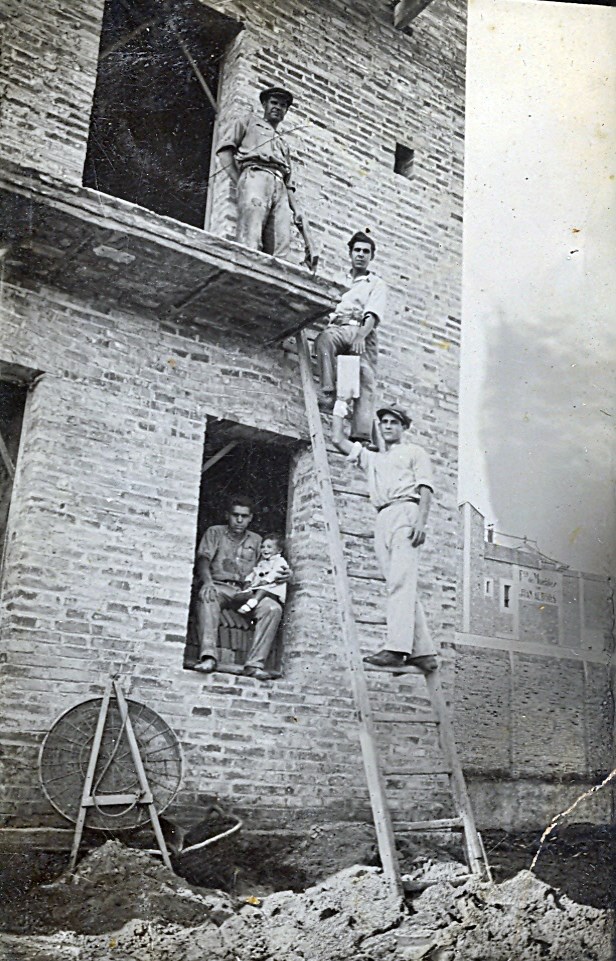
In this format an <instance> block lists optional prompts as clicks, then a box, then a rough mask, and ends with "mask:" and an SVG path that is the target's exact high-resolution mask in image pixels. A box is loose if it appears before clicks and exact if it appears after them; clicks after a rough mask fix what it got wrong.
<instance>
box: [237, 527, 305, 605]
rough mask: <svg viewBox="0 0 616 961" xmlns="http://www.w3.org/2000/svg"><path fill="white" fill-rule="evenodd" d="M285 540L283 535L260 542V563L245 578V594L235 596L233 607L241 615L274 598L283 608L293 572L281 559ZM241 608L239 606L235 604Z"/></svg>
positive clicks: (265, 538) (266, 538)
mask: <svg viewBox="0 0 616 961" xmlns="http://www.w3.org/2000/svg"><path fill="white" fill-rule="evenodd" d="M283 549H284V540H283V538H282V537H281V535H280V534H266V535H265V537H264V538H263V540H262V542H261V552H260V554H259V561H258V563H257V564H256V565H255V567H253V569H252V570H251V572H250V574H248V576H247V577H246V581H245V583H246V588H247V589H246V590H243V591H241V593H239V594H236V595H235V597H234V598H233V601H234V602H235V603H233V605H232V606H233V607H234V608H235V610H236V611H238V613H240V614H250V612H251V611H254V609H255V607H256V606H257V604H258V603H259V601H260V600H262V599H263V598H264V597H271V598H273V599H274V600H276V601H278V603H279V604H280V605H281V606H282V607H284V602H285V601H286V599H287V581H288V580H289V578H290V577H291V568H290V567H289V565H288V564H287V562H286V561H285V559H284V557H283V556H282V551H283ZM238 603H239V604H240V606H239V607H238V606H236V604H238Z"/></svg>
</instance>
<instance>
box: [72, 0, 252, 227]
mask: <svg viewBox="0 0 616 961" xmlns="http://www.w3.org/2000/svg"><path fill="white" fill-rule="evenodd" d="M240 30H241V24H240V23H239V21H237V20H233V19H231V18H230V17H227V16H224V15H223V14H220V13H218V12H216V11H214V10H211V9H210V8H209V7H206V6H204V4H203V3H201V2H199V0H178V2H175V3H174V5H173V7H169V6H167V5H166V4H165V3H160V0H131V2H130V3H127V2H126V0H106V3H105V8H104V14H103V25H102V31H101V45H100V52H99V58H98V73H97V81H96V89H95V93H94V103H93V107H92V117H91V122H90V135H89V139H88V149H87V154H86V162H85V168H84V176H83V182H84V186H86V187H93V188H94V189H96V190H100V191H101V192H102V193H106V194H111V195H113V196H114V197H120V198H121V199H123V200H129V201H131V202H132V203H136V204H139V205H140V206H142V207H147V208H148V209H149V210H153V211H155V212H156V213H159V214H164V215H165V216H167V217H173V218H174V219H176V220H180V221H182V222H183V223H187V224H191V225H192V226H195V227H202V226H203V222H204V217H205V209H206V202H207V192H208V176H209V171H210V162H211V156H212V147H213V139H214V126H215V122H216V107H215V104H216V98H217V90H218V81H219V74H220V67H221V62H222V59H223V56H224V53H225V50H226V48H227V46H228V44H229V43H230V41H231V40H232V39H233V38H234V37H235V36H236V35H237V33H238V32H239V31H240Z"/></svg>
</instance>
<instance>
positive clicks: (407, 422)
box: [376, 405, 411, 428]
mask: <svg viewBox="0 0 616 961" xmlns="http://www.w3.org/2000/svg"><path fill="white" fill-rule="evenodd" d="M384 414H392V415H393V417H397V418H398V420H399V421H400V423H401V424H402V426H403V427H407V428H408V427H410V426H411V418H410V417H409V415H408V414H407V412H406V411H405V410H402V408H401V407H394V406H393V405H392V406H391V407H381V408H380V410H377V412H376V416H377V417H378V419H379V420H380V419H381V417H383V415H384Z"/></svg>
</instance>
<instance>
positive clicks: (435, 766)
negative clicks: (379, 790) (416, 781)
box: [385, 761, 451, 777]
mask: <svg viewBox="0 0 616 961" xmlns="http://www.w3.org/2000/svg"><path fill="white" fill-rule="evenodd" d="M442 764H443V762H442V761H438V762H436V761H435V762H434V763H431V762H430V761H426V762H425V764H420V763H419V762H418V763H417V766H416V767H414V768H412V769H409V768H408V767H407V768H406V769H405V770H404V771H386V772H385V777H420V776H422V775H424V774H448V775H449V774H451V767H442Z"/></svg>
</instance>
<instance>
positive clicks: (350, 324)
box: [315, 230, 387, 441]
mask: <svg viewBox="0 0 616 961" xmlns="http://www.w3.org/2000/svg"><path fill="white" fill-rule="evenodd" d="M347 246H348V248H349V258H350V261H351V271H350V277H349V288H348V290H347V291H345V293H344V294H343V295H342V297H341V298H340V302H339V304H338V306H337V307H336V309H335V310H334V311H333V313H331V314H330V317H329V324H328V326H327V327H326V328H325V330H322V331H321V333H320V334H319V336H318V337H317V339H316V341H315V349H316V360H317V372H318V377H319V385H320V389H319V395H318V397H319V407H320V408H321V410H323V411H331V410H333V408H334V404H335V401H336V364H337V358H338V355H339V354H354V355H356V356H359V397H358V398H357V400H356V401H355V406H354V410H353V420H352V424H351V437H352V438H353V439H354V440H361V441H369V440H370V436H371V430H372V421H373V418H374V390H375V387H376V365H377V360H378V353H379V348H378V342H377V327H378V325H379V324H380V322H381V321H382V320H383V316H384V314H385V306H386V302H387V287H386V285H385V283H384V281H383V280H381V278H380V277H378V276H377V275H376V274H375V273H374V271H372V270H370V264H371V263H372V260H373V258H374V254H375V251H376V244H375V243H374V240H373V239H372V237H370V236H369V235H368V234H367V233H364V232H363V231H361V230H359V231H357V232H356V233H354V234H353V236H352V237H351V239H350V240H349V242H348V245H347Z"/></svg>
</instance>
